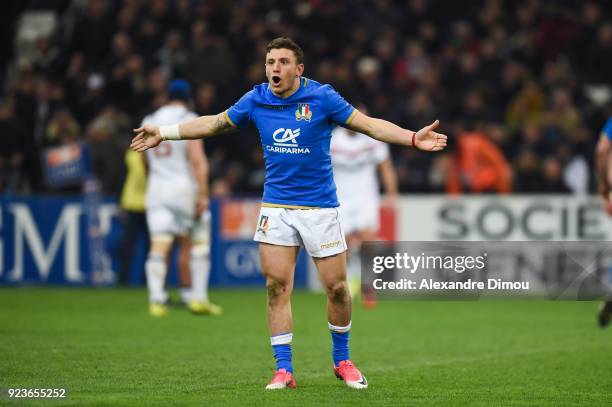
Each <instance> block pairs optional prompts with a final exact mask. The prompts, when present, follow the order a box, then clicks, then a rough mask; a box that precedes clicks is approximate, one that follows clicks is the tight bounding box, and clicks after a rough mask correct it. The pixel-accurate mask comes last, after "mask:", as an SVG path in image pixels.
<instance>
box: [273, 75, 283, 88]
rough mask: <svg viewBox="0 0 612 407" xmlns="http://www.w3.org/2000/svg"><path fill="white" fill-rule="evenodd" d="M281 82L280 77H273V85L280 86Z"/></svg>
mask: <svg viewBox="0 0 612 407" xmlns="http://www.w3.org/2000/svg"><path fill="white" fill-rule="evenodd" d="M280 81H281V78H280V76H273V77H272V83H273V84H274V85H277V86H278V84H280Z"/></svg>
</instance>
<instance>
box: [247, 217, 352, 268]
mask: <svg viewBox="0 0 612 407" xmlns="http://www.w3.org/2000/svg"><path fill="white" fill-rule="evenodd" d="M253 239H255V240H256V241H258V242H263V243H269V244H274V245H278V246H304V247H305V248H306V251H307V252H308V254H310V255H311V256H312V257H328V256H333V255H334V254H338V253H342V252H344V251H346V248H347V246H346V239H345V238H344V231H343V230H342V226H341V224H340V219H339V214H338V209H337V208H317V209H287V208H269V207H265V206H262V207H261V211H260V213H259V221H258V222H257V229H256V231H255V237H254V238H253Z"/></svg>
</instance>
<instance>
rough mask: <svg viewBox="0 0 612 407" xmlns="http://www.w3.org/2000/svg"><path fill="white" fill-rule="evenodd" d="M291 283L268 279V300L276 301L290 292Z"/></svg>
mask: <svg viewBox="0 0 612 407" xmlns="http://www.w3.org/2000/svg"><path fill="white" fill-rule="evenodd" d="M289 288H290V287H289V283H288V282H287V281H283V280H280V279H275V278H272V277H268V278H267V279H266V290H268V298H269V299H276V298H278V297H280V296H281V295H283V294H285V293H287V292H289Z"/></svg>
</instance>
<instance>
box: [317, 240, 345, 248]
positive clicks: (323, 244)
mask: <svg viewBox="0 0 612 407" xmlns="http://www.w3.org/2000/svg"><path fill="white" fill-rule="evenodd" d="M340 243H341V241H340V240H336V241H335V242H331V243H321V246H320V248H321V249H331V248H332V247H338V246H340Z"/></svg>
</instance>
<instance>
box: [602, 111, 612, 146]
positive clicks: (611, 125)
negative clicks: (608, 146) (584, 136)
mask: <svg viewBox="0 0 612 407" xmlns="http://www.w3.org/2000/svg"><path fill="white" fill-rule="evenodd" d="M601 131H602V132H603V133H604V134H605V135H606V136H607V137H608V139H609V140H610V141H612V117H610V118H609V119H608V121H607V122H606V124H605V125H604V127H603V129H602V130H601Z"/></svg>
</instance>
